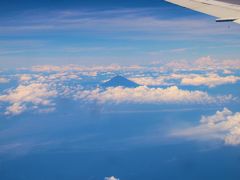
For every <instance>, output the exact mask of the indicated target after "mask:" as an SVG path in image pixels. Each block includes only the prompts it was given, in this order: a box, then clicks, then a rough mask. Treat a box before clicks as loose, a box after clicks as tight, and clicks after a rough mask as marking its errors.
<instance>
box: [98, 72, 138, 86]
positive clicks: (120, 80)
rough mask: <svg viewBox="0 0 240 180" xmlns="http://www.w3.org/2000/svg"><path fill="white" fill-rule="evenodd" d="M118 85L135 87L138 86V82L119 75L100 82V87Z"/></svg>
mask: <svg viewBox="0 0 240 180" xmlns="http://www.w3.org/2000/svg"><path fill="white" fill-rule="evenodd" d="M118 86H122V87H127V88H135V87H138V86H139V84H137V83H135V82H133V81H130V80H129V79H127V78H125V77H122V76H119V75H118V76H115V77H114V78H112V79H110V80H109V81H107V82H105V83H103V84H102V87H118Z"/></svg>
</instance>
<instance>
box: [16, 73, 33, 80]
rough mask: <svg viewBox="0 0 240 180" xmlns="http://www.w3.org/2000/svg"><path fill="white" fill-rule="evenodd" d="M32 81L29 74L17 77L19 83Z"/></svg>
mask: <svg viewBox="0 0 240 180" xmlns="http://www.w3.org/2000/svg"><path fill="white" fill-rule="evenodd" d="M31 79H32V76H31V75H29V74H21V75H19V81H29V80H31Z"/></svg>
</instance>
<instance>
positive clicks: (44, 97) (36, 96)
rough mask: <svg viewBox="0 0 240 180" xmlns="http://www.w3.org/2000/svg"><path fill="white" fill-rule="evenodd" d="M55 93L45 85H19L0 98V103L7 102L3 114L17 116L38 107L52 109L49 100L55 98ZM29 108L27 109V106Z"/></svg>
mask: <svg viewBox="0 0 240 180" xmlns="http://www.w3.org/2000/svg"><path fill="white" fill-rule="evenodd" d="M56 95H57V92H56V91H55V90H51V89H50V88H49V86H48V85H47V84H40V83H33V84H29V85H19V86H18V87H17V88H16V89H13V90H9V91H8V92H7V94H5V95H1V96H0V102H1V101H2V102H8V103H9V104H10V106H9V107H7V109H6V112H5V114H10V115H17V114H20V113H22V112H24V111H26V110H28V109H29V108H31V109H32V108H38V107H39V106H45V107H52V106H53V103H52V102H51V100H50V98H52V97H55V96H56ZM29 104H30V107H29V108H28V105H29Z"/></svg>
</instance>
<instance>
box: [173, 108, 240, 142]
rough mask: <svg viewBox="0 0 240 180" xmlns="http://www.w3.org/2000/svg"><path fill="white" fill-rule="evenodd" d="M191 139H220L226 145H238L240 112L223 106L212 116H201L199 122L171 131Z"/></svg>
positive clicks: (239, 138) (239, 140) (175, 134)
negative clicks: (234, 111) (192, 125)
mask: <svg viewBox="0 0 240 180" xmlns="http://www.w3.org/2000/svg"><path fill="white" fill-rule="evenodd" d="M172 135H174V136H180V137H188V138H192V139H220V140H223V141H224V143H225V144H227V145H240V112H236V113H233V112H231V111H230V110H229V109H227V108H224V109H223V111H217V112H216V114H214V115H212V116H203V117H202V118H201V120H200V124H199V125H198V126H195V127H191V128H188V129H183V130H178V131H176V132H174V133H172Z"/></svg>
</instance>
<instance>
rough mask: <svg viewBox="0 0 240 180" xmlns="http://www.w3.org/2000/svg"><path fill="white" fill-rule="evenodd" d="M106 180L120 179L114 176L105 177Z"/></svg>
mask: <svg viewBox="0 0 240 180" xmlns="http://www.w3.org/2000/svg"><path fill="white" fill-rule="evenodd" d="M104 180H120V179H118V178H115V177H114V176H112V177H105V178H104Z"/></svg>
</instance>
